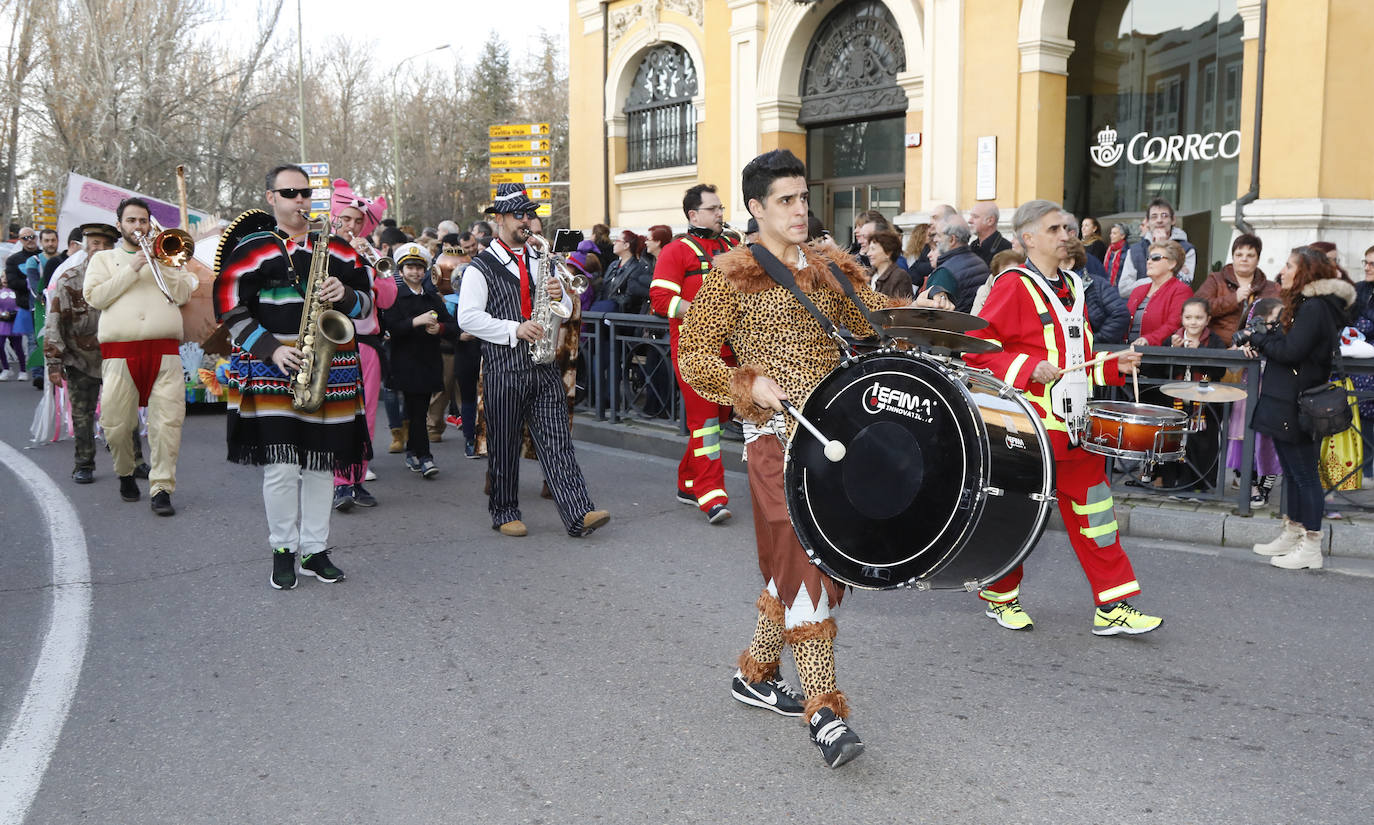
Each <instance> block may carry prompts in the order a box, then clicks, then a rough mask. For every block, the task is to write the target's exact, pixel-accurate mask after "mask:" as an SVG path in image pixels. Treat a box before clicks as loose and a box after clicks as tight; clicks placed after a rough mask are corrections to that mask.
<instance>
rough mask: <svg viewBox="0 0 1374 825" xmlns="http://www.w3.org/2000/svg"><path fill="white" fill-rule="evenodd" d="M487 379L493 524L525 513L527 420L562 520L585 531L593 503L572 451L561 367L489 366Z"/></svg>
mask: <svg viewBox="0 0 1374 825" xmlns="http://www.w3.org/2000/svg"><path fill="white" fill-rule="evenodd" d="M483 382H484V383H483V389H484V395H483V403H484V404H485V407H486V416H487V455H488V466H487V472H488V473H490V474H491V497H490V498H489V499H488V501H487V508H488V509H489V510H490V511H491V523H492V526H493V527H499V526H500V525H502V524H505V523H506V522H508V521H514V520H516V519H519V518H520V499H519V489H520V446H521V444H520V440H521V439H520V431H521V427H522V425H526V424H527V425H529V428H530V436H531V437H532V438H533V439H534V449H535V453H536V454H537V455H538V457H539V464H540V466H541V467H542V468H543V470H544V478H545V479H547V480H548V482H549V490H550V491H551V492H552V493H553V500H554V503H555V504H557V505H558V515H559V516H561V517H562V519H563V526H564V527H565V528H567V530H568V532H569V533H577V532H580V530H581V527H582V518H583V517H584V516H586V515H587V513H589V512H591V510H592V509H593V506H592V500H591V496H589V495H588V494H587V482H586V480H585V479H584V478H583V477H582V468H580V467H578V466H577V457H576V456H575V455H574V454H573V444H572V433H571V431H570V429H569V427H570V423H569V420H568V401H567V396H566V394H565V391H564V388H563V380H562V378H560V376H559V374H558V369H557V367H555V366H553V365H552V364H545V365H539V366H536V367H534V368H533V369H524V370H515V371H504V370H490V371H488V372H487V373H486V374H485V375H484V376H483Z"/></svg>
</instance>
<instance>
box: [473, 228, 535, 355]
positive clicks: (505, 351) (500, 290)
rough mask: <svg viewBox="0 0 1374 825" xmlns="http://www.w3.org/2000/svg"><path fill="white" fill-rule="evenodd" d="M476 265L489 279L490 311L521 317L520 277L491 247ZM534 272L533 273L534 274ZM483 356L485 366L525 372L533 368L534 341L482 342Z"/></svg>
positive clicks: (509, 317)
mask: <svg viewBox="0 0 1374 825" xmlns="http://www.w3.org/2000/svg"><path fill="white" fill-rule="evenodd" d="M472 265H473V266H475V267H477V269H478V271H480V272H481V273H482V277H483V278H485V279H486V281H487V306H486V310H487V314H489V315H491V317H493V318H501V319H503V320H507V321H520V320H523V318H524V316H523V315H521V314H520V279H519V277H518V276H516V275H512V274H511V272H510V270H508V269H506V266H505V264H503V263H501V261H500V259H499V258H497V257H496V255H494V254H493V253H492V252H491V250H483V251H482V253H481V254H479V255H478V256H477V257H475V258H473V259H472ZM533 276H534V273H531V277H533ZM482 360H483V362H484V366H485V369H487V370H488V371H496V372H523V371H525V370H529V369H533V368H534V367H535V363H534V362H533V361H531V360H530V345H529V342H527V341H521V342H520V343H518V344H516V345H515V346H514V347H510V346H507V345H505V344H493V343H492V342H490V341H483V342H482Z"/></svg>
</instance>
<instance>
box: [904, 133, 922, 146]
mask: <svg viewBox="0 0 1374 825" xmlns="http://www.w3.org/2000/svg"><path fill="white" fill-rule="evenodd" d="M906 148H908V149H919V148H921V133H920V132H907V133H906Z"/></svg>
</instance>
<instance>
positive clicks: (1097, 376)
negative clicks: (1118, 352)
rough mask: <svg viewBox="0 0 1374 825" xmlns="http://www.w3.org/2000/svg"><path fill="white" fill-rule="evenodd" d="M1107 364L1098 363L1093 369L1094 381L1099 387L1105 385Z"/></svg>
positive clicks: (1104, 362)
mask: <svg viewBox="0 0 1374 825" xmlns="http://www.w3.org/2000/svg"><path fill="white" fill-rule="evenodd" d="M1106 370H1107V362H1106V361H1098V362H1097V366H1095V367H1093V376H1094V381H1095V382H1096V383H1097V385H1098V386H1099V387H1100V386H1102V385H1103V384H1106V383H1107V372H1106Z"/></svg>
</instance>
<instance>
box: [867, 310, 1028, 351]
mask: <svg viewBox="0 0 1374 825" xmlns="http://www.w3.org/2000/svg"><path fill="white" fill-rule="evenodd" d="M948 314H950V315H958V314H960V313H957V312H953V313H948ZM883 332H885V333H886V334H887V335H889V336H891V337H893V338H900V339H902V340H904V341H907V342H908V343H910V344H911V346H913V347H915V348H916V349H922V350H925V349H930V350H945V351H947V352H972V353H983V352H1001V351H1002V347H1001V345H999V344H994V343H993V342H991V341H985V340H983V339H982V338H975V337H974V336H972V335H964V334H962V333H959V332H951V331H950V330H947V329H928V328H925V327H885V328H884V329H883Z"/></svg>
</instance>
